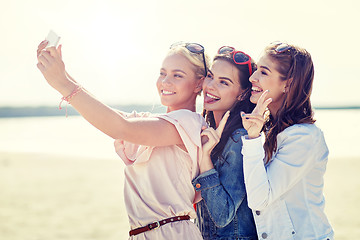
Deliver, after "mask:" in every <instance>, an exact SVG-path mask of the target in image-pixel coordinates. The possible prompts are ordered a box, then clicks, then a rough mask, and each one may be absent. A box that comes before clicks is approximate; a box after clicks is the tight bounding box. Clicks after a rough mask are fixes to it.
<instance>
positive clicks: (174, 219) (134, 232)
mask: <svg viewBox="0 0 360 240" xmlns="http://www.w3.org/2000/svg"><path fill="white" fill-rule="evenodd" d="M189 219H190V217H189V216H188V215H186V216H176V217H171V218H166V219H163V220H161V221H155V222H153V223H150V224H148V225H146V226H144V227H139V228H135V229H133V230H131V231H130V232H129V235H130V236H134V235H137V234H140V233H143V232H147V231H150V230H154V229H157V228H159V227H160V226H162V225H165V224H167V223H170V222H178V221H182V220H189Z"/></svg>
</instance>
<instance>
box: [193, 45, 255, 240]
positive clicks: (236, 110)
mask: <svg viewBox="0 0 360 240" xmlns="http://www.w3.org/2000/svg"><path fill="white" fill-rule="evenodd" d="M255 69H256V65H255V63H254V62H253V61H252V60H251V58H250V56H248V55H247V54H245V53H243V52H240V51H236V50H235V49H234V48H232V47H222V48H220V49H219V52H218V54H217V55H216V56H215V58H214V61H213V64H212V67H211V69H210V70H209V71H208V76H207V77H206V78H205V80H204V83H203V92H204V109H205V110H204V116H205V117H206V120H207V122H208V124H209V125H210V126H211V127H210V128H207V129H204V130H203V132H202V136H203V138H206V139H207V140H208V141H207V142H206V143H205V144H204V145H203V158H202V161H201V163H200V173H201V174H200V175H199V176H198V177H197V178H195V179H194V180H193V186H194V187H195V189H196V191H198V192H201V196H202V200H201V201H200V202H198V203H197V205H196V209H197V216H198V218H197V219H196V221H197V225H198V227H199V229H200V231H201V233H202V236H203V238H204V239H212V240H216V239H222V240H225V239H247V240H250V239H257V235H256V229H255V223H254V218H253V215H252V212H251V210H250V208H249V207H248V204H247V198H246V191H245V184H244V176H243V163H242V155H241V148H242V142H241V136H243V135H245V134H247V133H246V131H245V129H243V126H242V123H241V117H240V112H241V111H252V109H253V108H254V106H255V105H254V104H252V103H251V102H250V94H251V93H250V91H251V84H250V82H249V77H250V75H251V73H252V72H253V71H254V70H255ZM228 110H230V116H229V117H228V120H227V122H226V125H225V127H224V129H223V132H222V135H221V131H222V129H221V127H222V126H220V125H222V124H223V123H224V120H223V121H220V120H221V119H222V118H223V116H224V114H225V113H226V112H227V111H228ZM226 115H227V114H225V116H224V119H225V121H226V117H227V116H226ZM214 128H218V129H217V130H215V129H214ZM219 136H221V138H219Z"/></svg>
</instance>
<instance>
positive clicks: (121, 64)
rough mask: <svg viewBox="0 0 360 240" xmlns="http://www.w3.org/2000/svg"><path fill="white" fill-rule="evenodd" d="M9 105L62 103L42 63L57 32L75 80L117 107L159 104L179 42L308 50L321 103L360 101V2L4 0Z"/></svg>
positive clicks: (1, 99) (1, 52) (0, 52)
mask: <svg viewBox="0 0 360 240" xmlns="http://www.w3.org/2000/svg"><path fill="white" fill-rule="evenodd" d="M1 1H2V4H1V8H0V33H1V38H0V44H1V47H0V107H2V106H39V105H42V106H53V105H57V104H58V103H59V102H60V98H61V96H60V94H59V93H58V92H56V91H55V90H54V89H52V88H51V87H50V86H49V85H48V84H47V83H46V81H45V79H44V78H43V76H42V75H41V73H40V71H39V70H38V69H37V67H36V63H37V59H36V49H37V46H38V44H39V43H40V42H41V41H42V40H43V39H45V37H46V36H47V33H48V32H49V30H50V29H52V30H53V31H55V32H56V33H57V34H58V35H60V36H61V40H60V43H61V44H62V45H63V48H62V49H63V60H64V62H65V66H66V69H67V71H68V72H69V74H70V75H71V76H72V77H74V78H75V79H76V80H77V81H78V82H79V83H80V84H82V85H83V86H84V87H85V88H86V89H87V90H89V91H90V92H91V93H93V95H95V96H96V97H97V98H98V99H100V100H101V101H103V102H105V103H107V104H110V105H112V104H159V97H158V95H157V91H156V86H155V82H156V80H157V77H158V75H159V69H160V67H161V63H162V60H163V59H164V56H165V54H166V53H167V51H168V49H169V46H170V45H171V44H172V43H174V42H178V41H187V42H198V43H201V44H202V45H203V46H204V47H205V50H206V52H207V53H208V54H209V55H210V57H213V56H214V54H215V53H216V51H217V49H218V48H219V47H221V46H224V45H229V46H233V47H235V48H236V49H237V50H241V51H244V52H246V53H248V54H249V55H250V56H252V58H254V59H255V60H256V61H257V60H258V59H259V57H260V55H261V52H262V50H263V49H264V47H265V46H266V45H267V44H269V43H270V42H273V41H276V40H280V41H285V42H288V43H292V44H296V45H299V46H301V47H304V48H305V49H307V50H308V51H309V52H310V54H311V55H312V58H313V62H314V65H315V80H314V88H313V93H312V103H313V105H314V106H344V105H345V106H348V105H351V106H354V105H355V106H359V105H360V94H359V89H360V74H359V73H360V71H359V70H360V69H359V63H360V61H359V55H360V48H359V46H358V44H359V43H360V34H359V32H360V31H359V29H360V27H359V25H360V14H359V11H360V1H358V0H341V1H340V0H336V1H334V0H303V1H291V0H273V1H271V0H257V1H250V0H248V1H243V0H224V1H218V0H196V1H194V0H183V1H172V0H138V1H124V0H62V1H53V0H47V1H45V0H32V1H28V0H12V1H4V0H1Z"/></svg>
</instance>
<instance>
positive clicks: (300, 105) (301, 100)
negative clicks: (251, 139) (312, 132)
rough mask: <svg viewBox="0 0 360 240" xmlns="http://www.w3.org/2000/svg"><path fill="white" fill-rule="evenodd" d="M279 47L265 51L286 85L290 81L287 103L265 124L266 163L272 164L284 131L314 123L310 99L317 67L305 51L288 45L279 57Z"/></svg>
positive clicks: (269, 47)
mask: <svg viewBox="0 0 360 240" xmlns="http://www.w3.org/2000/svg"><path fill="white" fill-rule="evenodd" d="M277 46H278V45H269V46H268V47H266V48H265V54H267V55H268V56H269V57H270V58H271V59H272V61H273V62H274V63H275V64H276V70H277V71H278V72H279V73H280V75H281V79H282V80H283V81H285V80H288V81H289V82H288V85H287V91H286V93H284V94H285V99H284V102H283V104H282V106H281V107H280V109H279V110H278V111H277V113H276V115H275V116H270V118H269V121H267V123H266V124H265V133H266V134H265V143H264V149H265V154H266V163H268V162H269V161H270V159H271V158H272V155H273V153H274V151H276V148H277V135H278V134H279V133H280V132H282V131H283V130H284V129H285V128H287V127H289V126H292V125H294V124H298V123H310V124H312V123H314V122H315V120H314V118H313V109H312V107H311V102H310V95H311V91H312V86H313V80H314V65H313V62H312V59H311V56H310V53H308V52H307V51H306V50H305V49H303V48H300V47H297V46H294V45H289V47H290V48H289V49H288V50H286V51H284V52H280V53H278V52H277V51H276V50H275V49H276V47H277Z"/></svg>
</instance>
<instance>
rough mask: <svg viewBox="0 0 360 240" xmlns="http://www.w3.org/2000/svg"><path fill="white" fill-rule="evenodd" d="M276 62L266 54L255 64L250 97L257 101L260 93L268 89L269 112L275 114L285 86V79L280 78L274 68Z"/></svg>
mask: <svg viewBox="0 0 360 240" xmlns="http://www.w3.org/2000/svg"><path fill="white" fill-rule="evenodd" d="M276 64H277V63H276V62H275V61H273V60H272V59H271V57H269V56H268V55H267V54H265V55H263V56H262V57H261V58H260V60H259V62H258V64H257V66H258V68H257V70H256V71H255V72H254V73H253V74H252V75H251V77H250V82H251V84H252V91H251V98H250V101H251V102H252V103H257V101H258V100H259V98H260V96H261V94H262V93H263V92H264V91H265V90H269V93H268V95H267V98H272V102H271V103H270V104H269V106H268V108H269V110H270V113H271V114H275V113H276V112H277V111H278V110H279V108H280V107H281V105H282V104H283V102H284V99H285V94H284V93H285V92H284V91H285V87H286V84H287V80H285V81H284V80H282V79H281V75H280V73H279V72H278V71H277V70H276V69H277V68H276V67H277V65H276Z"/></svg>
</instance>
